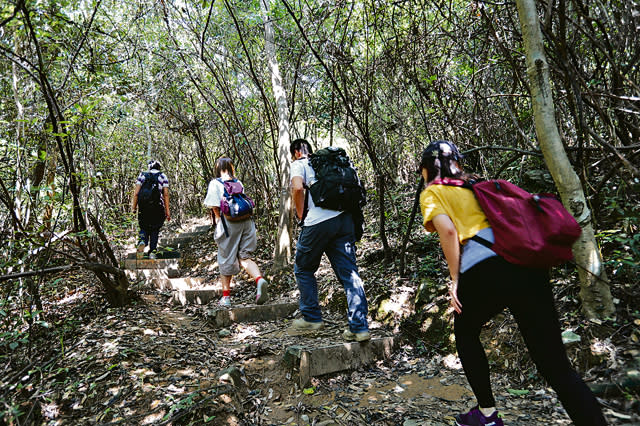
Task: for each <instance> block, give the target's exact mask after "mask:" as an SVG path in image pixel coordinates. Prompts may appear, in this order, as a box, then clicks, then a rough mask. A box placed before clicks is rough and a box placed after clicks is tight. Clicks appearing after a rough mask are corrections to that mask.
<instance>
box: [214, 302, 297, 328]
mask: <svg viewBox="0 0 640 426" xmlns="http://www.w3.org/2000/svg"><path fill="white" fill-rule="evenodd" d="M296 309H298V304H297V303H274V304H269V303H268V302H267V304H266V305H251V306H239V307H232V308H217V309H210V310H209V311H208V312H207V317H208V319H209V321H210V322H212V323H214V324H215V326H217V327H227V326H229V325H231V323H234V322H259V321H271V320H275V319H279V318H286V317H288V316H289V315H291V314H293V313H294V312H295V311H296Z"/></svg>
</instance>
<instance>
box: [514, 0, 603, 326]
mask: <svg viewBox="0 0 640 426" xmlns="http://www.w3.org/2000/svg"><path fill="white" fill-rule="evenodd" d="M516 4H517V7H518V15H519V18H520V27H521V30H522V38H523V41H524V50H525V54H526V64H527V74H528V76H529V85H530V90H531V103H532V106H533V114H534V120H535V128H536V134H537V135H538V140H539V142H540V149H541V150H542V153H543V155H544V159H545V162H546V164H547V167H548V168H549V171H550V172H551V175H552V176H553V179H554V181H555V183H556V187H557V188H558V191H559V192H560V197H561V198H562V202H563V204H564V205H565V207H566V208H567V209H568V210H569V211H570V212H571V213H572V214H573V215H574V217H575V218H576V220H577V221H578V222H579V223H580V226H581V227H582V236H581V237H580V239H579V240H578V241H577V242H576V243H575V244H574V246H573V254H574V256H575V260H576V264H577V265H578V275H579V277H580V298H581V300H582V308H583V312H584V314H585V315H586V317H587V318H591V319H603V318H606V317H611V316H612V315H613V314H614V312H615V308H614V306H613V300H612V297H611V291H610V288H609V284H608V280H607V274H606V272H605V270H604V267H603V264H602V255H601V254H600V251H599V249H598V246H597V244H596V241H595V237H594V232H593V226H592V223H591V211H590V210H589V207H588V205H587V203H586V200H585V196H584V192H583V190H582V186H581V184H580V180H579V179H578V175H577V174H576V173H575V171H574V170H573V168H572V166H571V163H570V162H569V158H568V157H567V153H566V152H565V150H564V147H563V146H562V141H561V139H560V134H559V132H558V127H557V125H556V117H555V109H554V104H553V97H552V94H551V84H550V82H549V66H548V64H547V60H546V57H545V53H544V48H543V44H542V32H541V30H540V21H539V19H538V13H537V11H536V4H535V0H516Z"/></svg>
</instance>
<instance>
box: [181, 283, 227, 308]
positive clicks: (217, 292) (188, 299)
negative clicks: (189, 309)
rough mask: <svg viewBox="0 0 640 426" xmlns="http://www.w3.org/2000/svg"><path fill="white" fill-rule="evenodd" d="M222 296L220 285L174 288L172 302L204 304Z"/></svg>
mask: <svg viewBox="0 0 640 426" xmlns="http://www.w3.org/2000/svg"><path fill="white" fill-rule="evenodd" d="M221 296H222V286H221V285H220V284H218V285H217V286H206V287H202V288H186V289H180V290H174V291H173V294H172V298H173V302H174V303H175V304H180V305H183V306H184V305H189V304H196V305H206V304H207V303H209V302H211V301H212V300H215V299H217V298H219V297H221Z"/></svg>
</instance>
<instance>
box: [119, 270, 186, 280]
mask: <svg viewBox="0 0 640 426" xmlns="http://www.w3.org/2000/svg"><path fill="white" fill-rule="evenodd" d="M124 272H125V274H126V275H127V278H129V279H130V280H132V281H146V282H148V283H150V284H153V282H152V281H153V280H154V279H164V280H166V279H170V278H178V277H179V276H180V271H179V270H178V269H177V268H170V269H164V268H162V269H125V271H124Z"/></svg>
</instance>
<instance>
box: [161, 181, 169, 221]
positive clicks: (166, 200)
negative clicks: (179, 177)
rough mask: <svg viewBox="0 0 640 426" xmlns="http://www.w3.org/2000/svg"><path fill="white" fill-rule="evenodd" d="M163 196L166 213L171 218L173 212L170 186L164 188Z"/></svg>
mask: <svg viewBox="0 0 640 426" xmlns="http://www.w3.org/2000/svg"><path fill="white" fill-rule="evenodd" d="M162 198H163V199H164V215H165V217H166V218H167V220H171V212H170V211H169V188H168V187H166V186H165V187H164V188H162Z"/></svg>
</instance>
